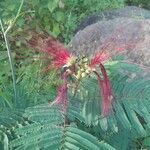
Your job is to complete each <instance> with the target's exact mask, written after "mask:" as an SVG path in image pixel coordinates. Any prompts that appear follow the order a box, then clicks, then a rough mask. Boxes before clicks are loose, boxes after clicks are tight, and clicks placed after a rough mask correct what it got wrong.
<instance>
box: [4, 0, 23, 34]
mask: <svg viewBox="0 0 150 150" xmlns="http://www.w3.org/2000/svg"><path fill="white" fill-rule="evenodd" d="M23 3H24V0H22V1H21V4H20V7H19V9H18V11H17V14H16V17H15V18H14V20H13V21H12V22H11V23H10V25H9V26H8V28H7V29H6V30H5V32H4V33H5V34H7V33H8V32H9V31H10V29H11V28H12V27H13V25H14V24H15V22H16V20H17V18H18V17H19V15H20V12H21V9H22V6H23Z"/></svg>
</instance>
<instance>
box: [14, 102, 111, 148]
mask: <svg viewBox="0 0 150 150" xmlns="http://www.w3.org/2000/svg"><path fill="white" fill-rule="evenodd" d="M25 117H28V118H29V119H30V120H32V122H33V123H32V124H29V125H27V126H25V127H22V128H18V129H17V130H16V133H17V135H19V138H18V139H16V140H14V141H12V143H11V146H12V147H14V148H15V149H16V150H21V149H27V150H30V149H31V150H34V149H44V150H46V149H47V150H49V149H53V150H55V149H68V150H70V149H71V150H77V149H83V150H86V149H93V148H94V149H108V150H111V149H112V150H113V149H114V148H113V147H111V146H110V145H109V144H107V143H105V142H103V141H101V142H99V141H98V139H97V138H96V137H94V136H93V135H91V134H89V133H86V132H84V131H82V130H80V129H78V128H77V126H76V125H75V124H68V123H69V122H67V120H66V118H65V116H64V115H63V114H62V113H61V110H60V108H59V107H57V106H56V107H55V106H54V107H51V108H50V107H49V105H48V104H46V105H40V106H36V107H32V108H28V109H27V110H26V113H25Z"/></svg>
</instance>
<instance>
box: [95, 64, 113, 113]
mask: <svg viewBox="0 0 150 150" xmlns="http://www.w3.org/2000/svg"><path fill="white" fill-rule="evenodd" d="M99 66H100V69H101V73H102V76H103V79H102V78H101V76H100V75H99V74H98V73H97V72H96V71H94V72H95V74H96V76H97V80H98V84H99V90H100V93H101V98H102V105H101V111H102V115H103V116H107V115H108V114H109V111H110V106H111V101H112V91H111V86H110V81H109V78H108V76H107V73H106V70H105V68H104V66H103V65H102V64H101V63H100V65H99Z"/></svg>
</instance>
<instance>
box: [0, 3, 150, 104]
mask: <svg viewBox="0 0 150 150" xmlns="http://www.w3.org/2000/svg"><path fill="white" fill-rule="evenodd" d="M20 3H21V1H20V0H3V1H0V18H1V19H2V21H3V24H4V28H5V29H6V28H7V27H8V25H9V24H10V23H11V22H12V21H13V19H14V18H15V16H16V13H17V11H18V8H19V6H20ZM125 5H136V6H140V7H144V8H148V9H150V2H149V0H144V1H142V0H25V1H24V4H23V7H22V10H21V13H20V14H19V17H18V18H17V21H16V23H15V25H14V26H13V28H12V30H11V32H9V35H8V38H9V42H10V47H11V50H12V51H11V52H12V57H13V59H14V61H15V68H16V69H15V74H16V83H17V86H18V88H19V89H24V90H25V91H26V93H27V95H28V96H29V95H30V96H31V94H32V95H34V93H36V94H37V93H38V98H37V96H33V98H32V100H31V101H32V103H33V104H36V103H41V102H43V101H48V100H51V99H52V98H53V97H54V96H55V90H56V86H57V85H58V84H59V82H60V81H59V80H56V78H57V75H56V72H55V71H50V72H46V73H45V72H43V71H42V70H43V67H44V66H46V65H47V62H44V61H43V60H42V59H41V57H40V56H39V54H38V53H35V52H33V50H31V48H29V47H28V46H27V43H26V41H27V40H30V39H31V38H32V37H33V36H34V33H36V34H37V33H38V34H43V35H45V36H48V35H53V36H54V37H56V38H57V39H59V40H60V41H61V42H63V43H64V44H65V45H67V43H68V42H69V41H70V40H71V38H72V37H73V36H74V34H75V29H76V28H77V26H78V25H79V23H80V21H81V20H82V19H83V18H84V17H85V16H87V15H89V14H91V13H93V12H96V11H98V12H100V11H104V10H110V9H116V8H120V7H124V6H125ZM33 57H34V59H33ZM46 61H47V60H46ZM11 84H12V80H11V71H10V66H9V62H8V56H7V51H6V48H5V43H4V39H3V35H2V32H0V99H2V100H0V104H2V105H5V103H7V105H9V106H11V102H12V100H10V99H11V96H10V95H11V94H8V93H9V92H8V91H9V90H10V93H11V92H12V86H11ZM8 89H9V90H8ZM50 91H51V92H50ZM46 93H47V94H46ZM40 95H41V96H42V95H44V97H45V100H43V98H42V99H40V98H39V97H40ZM46 95H47V96H46ZM48 95H49V96H48Z"/></svg>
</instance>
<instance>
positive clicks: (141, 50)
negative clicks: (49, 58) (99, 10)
mask: <svg viewBox="0 0 150 150" xmlns="http://www.w3.org/2000/svg"><path fill="white" fill-rule="evenodd" d="M149 15H150V13H149ZM68 47H69V49H70V50H71V52H72V53H74V54H75V55H82V54H85V55H88V56H91V55H94V54H95V53H98V52H102V51H105V52H107V53H108V54H109V55H110V56H113V55H120V54H121V53H124V56H126V58H127V59H128V60H131V61H133V62H135V63H138V64H141V65H147V66H150V19H133V18H126V17H125V18H123V17H122V18H117V19H112V20H108V21H99V22H97V23H95V24H92V25H90V26H87V27H86V28H84V29H83V30H82V31H79V32H78V33H77V34H76V35H75V36H74V37H73V39H72V40H71V42H70V43H69V45H68Z"/></svg>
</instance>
